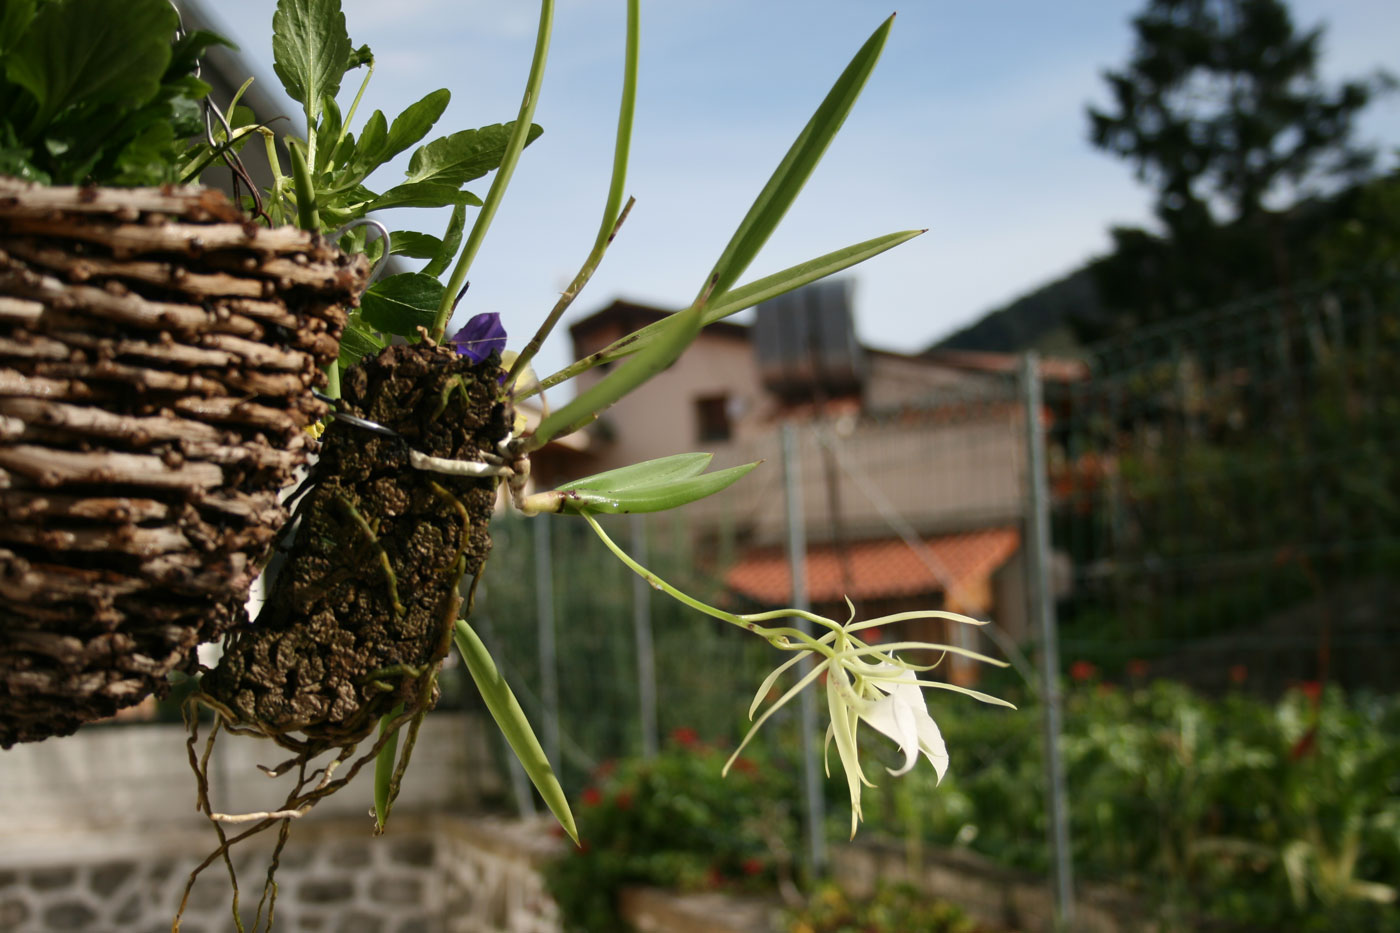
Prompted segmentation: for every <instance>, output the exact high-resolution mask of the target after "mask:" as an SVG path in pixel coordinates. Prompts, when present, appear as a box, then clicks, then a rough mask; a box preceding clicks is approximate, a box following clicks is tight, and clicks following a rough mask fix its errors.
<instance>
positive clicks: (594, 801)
mask: <svg viewBox="0 0 1400 933" xmlns="http://www.w3.org/2000/svg"><path fill="white" fill-rule="evenodd" d="M579 802H580V803H582V804H583V805H584V806H585V807H596V806H598V804H600V803H602V802H603V792H602V791H600V790H599V789H598V788H596V787H585V788H584V789H583V793H582V794H580V795H579Z"/></svg>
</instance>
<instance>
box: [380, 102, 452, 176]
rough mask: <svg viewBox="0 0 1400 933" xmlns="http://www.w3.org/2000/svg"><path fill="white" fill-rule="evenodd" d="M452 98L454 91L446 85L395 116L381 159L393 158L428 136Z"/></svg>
mask: <svg viewBox="0 0 1400 933" xmlns="http://www.w3.org/2000/svg"><path fill="white" fill-rule="evenodd" d="M451 100H452V92H451V91H449V90H448V89H447V88H445V87H444V88H438V89H437V90H436V91H432V92H430V93H428V94H425V95H424V96H423V98H422V99H421V100H419V101H416V102H415V103H412V104H409V105H408V107H407V108H406V109H405V110H404V112H403V113H401V114H399V115H398V116H397V117H394V124H393V126H391V127H389V135H388V138H387V140H386V141H385V149H384V156H383V158H382V159H381V160H380V161H381V162H383V161H386V160H388V159H392V158H393V157H394V156H396V155H398V154H399V153H400V152H403V151H404V150H405V149H407V148H408V147H409V146H411V145H413V144H414V143H416V142H418V140H420V139H422V138H423V137H424V136H427V135H428V130H430V129H432V128H433V125H434V124H435V123H437V121H438V118H439V117H441V116H442V112H443V111H444V110H446V109H447V104H448V102H449V101H451ZM381 119H382V118H381Z"/></svg>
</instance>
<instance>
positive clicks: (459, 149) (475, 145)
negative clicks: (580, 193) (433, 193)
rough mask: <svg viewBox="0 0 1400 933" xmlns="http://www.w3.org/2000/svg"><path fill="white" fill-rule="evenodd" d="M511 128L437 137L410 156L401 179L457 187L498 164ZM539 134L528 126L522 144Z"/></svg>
mask: <svg viewBox="0 0 1400 933" xmlns="http://www.w3.org/2000/svg"><path fill="white" fill-rule="evenodd" d="M514 129H515V124H514V123H513V122H512V123H497V124H494V125H492V126H483V127H482V128H481V129H477V130H462V131H461V132H460V133H453V134H452V135H451V136H442V137H439V138H438V139H435V140H433V141H432V142H430V143H428V144H427V145H426V146H423V147H421V148H419V149H418V151H417V152H415V153H413V157H412V158H411V159H409V162H408V172H407V173H406V175H405V177H406V178H407V179H408V182H409V183H413V182H433V183H435V184H441V185H451V186H453V187H457V188H460V187H461V186H462V185H464V184H466V183H467V182H469V181H471V180H473V179H475V178H480V177H481V176H482V175H485V174H486V173H487V172H489V171H491V170H493V169H495V168H496V167H498V166H499V165H500V164H501V158H502V157H503V156H504V155H505V152H506V143H507V142H509V141H510V134H511V132H512V131H513V130H514ZM542 132H544V131H543V130H541V129H540V128H539V127H538V126H531V127H530V132H529V134H528V135H527V136H526V138H525V145H527V146H528V145H529V144H530V143H532V142H534V141H535V140H536V139H538V138H539V136H540V133H542Z"/></svg>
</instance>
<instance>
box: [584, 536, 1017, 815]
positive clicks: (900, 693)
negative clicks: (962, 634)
mask: <svg viewBox="0 0 1400 933" xmlns="http://www.w3.org/2000/svg"><path fill="white" fill-rule="evenodd" d="M582 514H583V518H584V520H585V521H587V522H588V524H589V525H590V526H591V527H592V528H593V532H594V533H595V534H596V535H598V537H599V538H600V539H601V540H602V542H603V543H604V544H605V545H607V547H608V549H609V550H610V551H612V552H613V553H614V554H616V555H617V557H618V559H619V560H621V561H622V562H623V563H624V564H626V565H627V566H628V567H629V568H631V570H632V571H633V572H634V573H636V574H638V575H639V576H641V577H642V578H643V579H644V580H646V581H647V582H648V583H650V584H651V585H652V586H653V587H655V588H656V589H658V590H661V591H662V592H664V593H667V594H669V595H670V596H672V597H674V598H675V599H677V600H679V601H680V602H682V603H684V604H685V605H687V606H689V607H691V608H692V609H696V610H698V611H700V612H703V613H705V614H706V615H708V616H711V617H713V618H716V619H719V620H720V621H722V622H727V623H729V624H730V625H735V626H738V627H739V628H741V629H743V630H744V631H746V632H751V633H752V634H754V635H757V636H759V637H760V638H763V639H766V640H767V641H768V643H769V644H771V645H772V646H773V647H775V648H778V649H780V650H782V651H792V652H795V654H794V655H793V656H792V657H791V658H789V659H788V660H787V661H785V662H784V663H783V664H781V665H779V666H778V669H777V670H775V671H773V673H771V674H769V675H768V676H767V677H765V678H764V680H763V683H762V684H760V685H759V688H758V693H756V694H755V695H754V698H753V702H752V703H751V704H749V718H750V719H753V716H754V713H755V712H756V711H757V710H758V708H759V706H761V705H762V703H763V700H764V698H765V697H767V696H768V691H769V690H771V689H772V688H773V685H774V684H775V683H777V682H778V678H779V677H781V676H782V675H783V674H784V673H785V672H786V671H787V670H788V669H789V668H791V667H793V666H795V665H797V664H799V663H800V662H801V661H802V660H803V659H805V658H815V657H816V656H818V655H820V656H821V660H820V661H818V662H817V663H816V664H814V665H813V666H812V669H811V670H809V671H807V672H806V673H805V674H803V675H802V677H801V678H800V679H799V680H798V681H797V683H796V684H794V685H793V686H792V687H790V688H789V689H788V691H787V692H786V693H784V694H783V695H782V696H780V697H778V699H777V700H775V701H774V702H773V704H772V705H771V706H769V707H768V709H766V710H764V712H763V715H761V716H759V717H758V719H757V720H755V721H754V724H753V726H752V727H751V728H750V729H749V732H748V734H747V735H745V736H744V740H743V741H742V742H740V743H739V747H738V748H736V749H734V754H733V755H730V756H729V760H728V761H727V762H725V765H724V773H725V774H728V773H729V769H730V767H731V766H732V765H733V764H734V762H735V761H736V760H737V759H738V757H739V753H740V752H742V751H743V750H744V747H745V746H747V745H748V744H749V741H750V740H751V739H753V737H754V735H755V734H756V733H757V732H758V730H759V727H760V726H762V725H763V724H764V723H765V722H767V721H768V717H770V716H772V715H773V714H774V713H775V712H777V711H778V710H779V709H781V708H782V707H783V705H784V704H785V703H787V701H788V700H791V699H792V698H793V697H795V696H797V694H798V693H800V692H801V691H802V689H803V688H804V687H806V686H808V685H809V684H811V683H812V682H813V681H815V680H816V679H817V678H819V677H821V676H822V674H823V673H825V674H826V700H827V706H828V707H829V709H830V710H831V725H830V726H828V727H827V731H826V738H827V746H826V747H827V749H828V750H830V747H831V742H832V741H835V742H836V752H837V754H838V755H839V756H840V758H841V767H842V768H844V769H845V771H846V782H847V783H848V784H849V785H850V789H851V836H852V837H854V836H855V834H856V826H857V824H858V823H859V822H860V818H861V813H860V788H861V785H862V784H864V785H865V786H867V787H873V786H874V785H873V784H871V783H870V781H869V780H868V779H867V778H866V777H865V774H864V772H862V771H861V768H860V756H859V754H858V753H857V750H856V727H857V726H858V725H859V724H860V723H861V721H862V720H864V721H865V722H866V723H868V724H869V725H870V727H871V728H872V729H874V730H875V731H876V732H879V733H880V734H882V735H886V736H888V737H889V738H891V739H893V740H894V742H895V744H896V745H898V746H899V749H900V751H902V752H904V764H903V765H902V766H901V767H900V768H898V769H893V768H890V769H887V770H888V771H889V772H890V774H892V775H894V776H895V777H898V776H900V775H902V774H908V773H909V771H910V770H911V769H912V768H913V767H914V766H915V765H916V764H917V763H918V760H919V755H920V754H921V753H922V754H923V755H924V757H926V758H927V759H928V760H929V763H930V764H931V765H933V769H934V771H935V772H937V774H938V780H939V781H942V780H943V775H944V774H945V773H946V772H947V770H948V750H947V748H946V747H945V746H944V744H943V735H942V733H941V732H939V731H938V724H937V723H935V722H934V721H933V717H932V716H930V715H929V714H928V705H927V704H926V703H925V701H924V696H923V691H924V690H926V689H930V688H935V689H939V690H952V691H954V692H956V693H963V694H966V695H967V696H970V697H972V698H973V699H974V700H981V701H982V702H983V703H993V704H996V705H998V706H1007V707H1010V708H1011V709H1015V708H1016V707H1015V706H1013V705H1012V704H1010V703H1008V702H1006V701H1005V700H999V699H997V698H996V697H994V696H989V695H987V694H985V693H980V692H979V691H976V690H972V689H970V688H968V687H962V686H959V685H958V684H950V683H944V682H943V681H938V680H920V679H919V678H918V676H917V674H916V672H917V671H928V670H932V669H933V668H934V667H937V660H935V662H934V663H933V664H929V665H918V664H911V663H909V662H908V661H905V660H903V659H901V658H899V657H897V656H896V655H895V652H897V651H898V652H910V651H931V652H935V653H937V654H938V655H939V656H940V657H939V659H938V660H941V656H942V655H945V654H957V655H961V656H963V657H965V658H971V659H972V660H974V661H982V662H984V663H987V664H994V665H996V666H997V667H1006V666H1007V665H1006V662H1005V661H998V660H996V659H995V658H989V657H987V656H986V655H984V654H978V653H977V652H975V651H969V650H968V649H966V648H959V647H958V646H956V645H940V644H931V643H929V642H922V641H904V642H896V643H894V644H890V645H879V646H872V645H870V644H868V643H866V642H865V641H863V640H862V639H861V638H860V637H859V636H858V635H857V633H859V632H863V631H865V630H867V629H872V628H878V627H879V626H881V625H888V624H890V623H894V622H904V621H909V620H912V619H947V620H949V621H951V622H958V623H960V624H964V625H985V624H986V623H985V622H982V621H979V620H977V619H973V618H970V617H968V616H965V615H959V614H958V613H956V612H937V611H929V612H900V613H896V614H894V615H888V616H882V617H880V618H878V619H871V620H869V621H866V622H855V621H854V619H855V607H854V606H852V605H851V601H850V600H849V599H848V600H846V605H847V607H848V608H850V610H851V615H850V618H849V619H848V620H847V621H846V624H844V625H842V624H841V623H840V622H836V621H833V620H831V619H828V618H826V617H825V616H819V615H817V614H816V613H813V612H807V611H805V610H802V609H779V610H776V611H774V612H755V613H750V614H748V615H737V614H735V613H732V612H726V611H724V610H723V609H719V608H716V607H715V606H711V605H708V604H706V603H704V602H702V601H701V600H698V599H696V598H694V597H693V596H688V595H686V594H685V593H683V592H681V591H680V590H678V589H676V588H675V587H674V586H672V585H671V584H669V583H667V582H666V581H665V580H663V579H661V577H659V576H657V575H656V574H654V573H652V572H651V571H650V570H648V569H646V568H645V567H643V566H642V565H641V564H639V563H637V562H636V561H635V560H633V559H632V558H631V557H630V556H628V554H627V552H626V551H624V550H622V548H620V547H618V546H617V544H616V543H615V542H614V541H613V540H612V538H610V537H608V534H607V532H606V531H604V530H603V528H602V526H601V525H599V524H598V522H597V520H596V519H595V518H594V517H593V516H592V515H590V514H589V513H588V512H586V511H585V512H583V513H582ZM784 619H802V620H805V621H806V622H809V623H811V624H812V625H813V626H820V627H821V628H823V629H825V630H826V631H825V633H824V634H822V635H821V636H820V637H813V636H812V635H810V634H808V633H807V632H805V631H803V630H801V629H798V628H791V627H788V626H784V625H773V624H770V623H775V622H778V621H779V620H784ZM830 773H831V771H830V764H829V759H828V766H827V774H828V775H830Z"/></svg>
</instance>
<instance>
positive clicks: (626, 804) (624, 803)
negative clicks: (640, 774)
mask: <svg viewBox="0 0 1400 933" xmlns="http://www.w3.org/2000/svg"><path fill="white" fill-rule="evenodd" d="M613 803H615V804H617V808H618V809H619V810H630V809H632V794H631V793H630V792H628V791H625V790H624V791H618V794H617V796H616V797H614V798H613Z"/></svg>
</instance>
